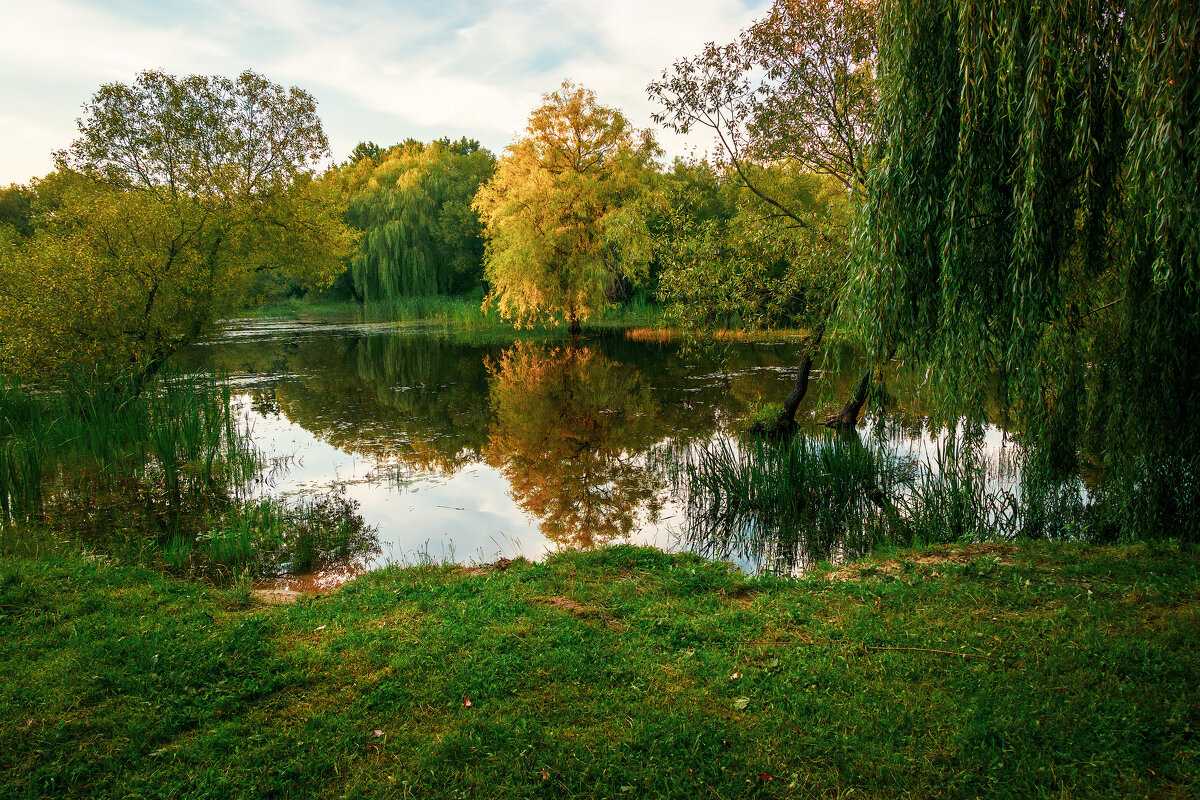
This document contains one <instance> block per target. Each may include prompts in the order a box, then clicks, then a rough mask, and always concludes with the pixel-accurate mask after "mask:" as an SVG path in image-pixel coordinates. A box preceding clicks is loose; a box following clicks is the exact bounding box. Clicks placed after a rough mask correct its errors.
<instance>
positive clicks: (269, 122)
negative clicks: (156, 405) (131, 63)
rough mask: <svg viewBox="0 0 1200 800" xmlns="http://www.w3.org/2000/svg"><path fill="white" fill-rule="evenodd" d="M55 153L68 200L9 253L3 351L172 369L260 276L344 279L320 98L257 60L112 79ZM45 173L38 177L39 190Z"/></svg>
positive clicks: (47, 370)
mask: <svg viewBox="0 0 1200 800" xmlns="http://www.w3.org/2000/svg"><path fill="white" fill-rule="evenodd" d="M78 126H79V133H80V136H79V138H78V139H77V140H76V141H75V142H74V143H73V144H72V145H71V146H70V147H69V148H68V149H67V150H65V151H62V152H60V153H57V154H56V157H57V160H58V164H59V174H58V175H57V176H55V177H54V178H53V179H52V180H48V181H45V182H44V183H45V185H47V186H48V187H52V188H53V195H54V203H55V208H54V209H53V213H47V214H43V215H42V216H41V217H40V218H39V219H37V220H35V222H36V224H35V225H34V231H33V233H32V235H31V236H29V237H27V238H25V239H23V240H22V241H20V242H15V241H9V242H8V243H7V244H5V245H4V248H3V252H2V253H0V316H2V319H0V322H2V323H3V325H2V326H0V330H2V331H3V333H0V358H2V359H3V364H4V368H5V369H6V370H9V371H10V372H15V373H17V374H21V375H28V376H33V377H45V376H50V375H53V374H55V373H58V372H62V371H64V370H68V369H72V368H78V367H79V366H81V365H88V366H92V367H101V368H104V369H114V370H132V371H133V372H134V373H135V374H140V375H146V374H149V373H152V372H154V371H156V370H157V369H159V368H160V367H161V366H162V365H163V363H164V362H165V360H166V359H167V357H169V356H170V355H171V353H173V352H174V351H175V350H177V349H178V348H179V347H181V346H183V345H185V344H187V343H189V342H191V341H193V340H194V339H196V338H197V337H198V336H199V335H200V334H201V333H203V332H204V330H205V329H206V328H207V327H208V326H209V325H210V324H211V323H212V322H214V321H215V320H216V319H218V318H219V317H220V316H222V315H224V314H227V313H229V312H231V311H233V310H234V309H235V308H236V307H237V306H238V305H239V303H240V302H242V301H243V300H244V299H245V297H246V293H247V292H248V291H249V288H250V286H251V285H252V283H253V280H254V278H255V276H256V274H259V273H263V272H271V271H273V272H279V273H286V274H288V275H290V276H292V277H294V278H295V279H297V280H301V281H304V282H306V283H311V284H321V283H324V282H327V281H329V280H330V279H331V278H332V276H333V275H335V274H336V273H337V272H338V271H339V270H340V269H341V266H342V264H343V259H344V257H345V255H346V253H347V250H348V248H349V247H350V246H351V244H352V242H353V236H352V233H351V232H350V231H349V230H348V229H346V228H345V226H344V225H343V224H342V223H341V221H340V216H341V212H340V209H339V207H338V204H337V199H336V198H335V197H332V196H330V195H329V194H328V193H326V192H323V191H322V189H321V187H320V185H318V184H316V183H315V182H314V181H313V180H312V179H311V177H312V170H313V168H314V167H315V166H316V165H317V164H318V163H319V162H320V160H321V159H323V158H325V157H326V156H327V154H328V146H327V143H326V140H325V135H324V133H323V131H322V129H321V123H320V120H319V119H318V118H317V116H316V104H315V102H314V101H313V99H312V97H311V96H310V95H309V94H308V93H307V92H304V91H302V90H300V89H295V88H293V89H287V90H285V89H283V88H282V87H280V86H278V85H276V84H273V83H271V82H270V81H268V80H267V79H266V78H264V77H262V76H260V75H257V74H255V73H253V72H245V73H243V74H242V75H240V76H239V77H238V78H236V79H230V78H223V77H206V76H197V75H193V76H188V77H184V78H178V77H174V76H170V75H166V74H163V73H161V72H143V73H141V74H140V75H139V76H138V77H137V80H136V81H135V82H134V83H133V84H132V85H125V84H119V83H113V84H106V85H104V86H102V87H101V88H100V90H99V91H98V92H97V93H96V94H95V95H94V96H93V97H92V99H91V101H90V102H89V103H88V104H87V105H86V106H85V109H84V116H83V118H82V119H80V120H79V123H78ZM40 187H41V184H35V187H34V188H35V189H38V188H40Z"/></svg>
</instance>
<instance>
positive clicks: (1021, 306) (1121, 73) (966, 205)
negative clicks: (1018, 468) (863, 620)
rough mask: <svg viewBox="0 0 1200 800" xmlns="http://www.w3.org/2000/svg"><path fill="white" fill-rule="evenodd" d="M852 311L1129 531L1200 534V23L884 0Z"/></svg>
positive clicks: (1172, 5)
mask: <svg viewBox="0 0 1200 800" xmlns="http://www.w3.org/2000/svg"><path fill="white" fill-rule="evenodd" d="M880 31H881V39H880V50H879V75H878V81H879V89H880V105H879V118H878V122H879V125H880V134H881V135H880V137H879V145H878V152H877V157H878V161H877V169H876V170H875V171H874V172H873V174H872V176H871V178H870V181H869V201H868V203H867V205H866V208H865V210H864V212H863V219H862V224H861V225H860V226H859V230H858V242H857V244H858V254H859V258H860V267H859V269H858V272H857V281H856V284H855V285H854V286H853V291H852V295H853V297H854V299H855V303H854V306H853V307H854V308H855V309H856V310H857V312H858V314H859V316H860V319H859V322H860V323H861V328H862V329H863V330H864V331H867V332H869V334H870V336H871V341H872V346H873V351H874V354H875V356H876V357H877V358H881V359H883V358H893V357H903V358H905V359H910V360H914V361H917V362H919V363H924V364H926V365H927V366H928V367H929V369H930V375H931V377H932V378H934V380H932V381H931V385H932V384H937V385H938V386H939V387H940V390H939V391H941V392H942V393H944V395H945V397H946V398H948V399H951V400H953V401H955V402H954V403H952V404H951V405H950V407H951V408H954V409H969V408H971V407H976V408H978V407H982V403H981V402H980V401H981V398H982V396H983V395H984V393H985V392H987V391H989V390H993V391H998V392H999V393H1000V397H1001V399H1002V401H1003V405H1004V406H1005V407H1006V408H1008V409H1010V410H1011V412H1012V414H1013V416H1014V420H1015V422H1016V423H1017V426H1018V428H1019V429H1020V430H1021V431H1022V432H1023V433H1024V435H1025V436H1026V437H1027V438H1028V439H1029V440H1030V441H1032V442H1035V443H1036V444H1037V445H1038V451H1039V453H1040V454H1041V455H1040V459H1041V460H1042V461H1043V463H1042V466H1045V467H1048V468H1050V470H1051V471H1052V472H1053V471H1058V472H1065V471H1067V470H1071V469H1075V468H1077V467H1078V466H1079V462H1080V460H1081V459H1082V460H1085V461H1088V462H1091V463H1090V464H1088V465H1085V466H1091V467H1092V468H1093V469H1094V470H1095V473H1096V474H1097V476H1098V482H1097V484H1096V489H1095V495H1096V496H1097V497H1098V498H1099V499H1100V500H1102V501H1107V503H1102V505H1106V507H1108V508H1109V509H1111V510H1112V511H1113V512H1114V515H1113V517H1112V519H1114V520H1116V521H1117V522H1119V523H1120V524H1121V525H1122V526H1123V527H1124V530H1125V531H1126V532H1127V533H1130V534H1133V535H1143V536H1145V535H1151V536H1182V537H1184V538H1189V539H1194V538H1196V537H1197V527H1198V526H1197V522H1196V521H1195V517H1193V516H1192V515H1193V514H1194V513H1195V512H1197V511H1200V501H1198V498H1200V488H1198V485H1197V484H1198V480H1200V456H1198V454H1200V406H1198V405H1197V402H1198V401H1200V369H1198V368H1200V359H1198V358H1197V354H1196V343H1197V342H1200V303H1198V300H1200V287H1198V285H1197V283H1198V281H1200V260H1198V259H1200V135H1198V134H1200V131H1198V130H1197V128H1198V127H1200V73H1198V70H1200V10H1198V9H1197V7H1196V6H1195V4H1194V2H1191V1H1190V0H1188V1H1184V0H1176V1H1175V2H1156V1H1154V0H1144V1H1142V0H1064V2H1059V3H1053V4H1044V3H1034V2H1031V1H1030V0H1014V2H1011V3H992V2H983V0H938V1H937V2H923V1H922V2H918V0H885V2H884V3H883V4H882V7H881V24H880Z"/></svg>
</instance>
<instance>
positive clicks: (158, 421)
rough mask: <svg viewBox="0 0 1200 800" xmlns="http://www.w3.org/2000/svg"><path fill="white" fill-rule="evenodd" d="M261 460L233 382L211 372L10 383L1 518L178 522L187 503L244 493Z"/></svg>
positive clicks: (100, 523) (3, 415)
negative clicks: (37, 385) (141, 379)
mask: <svg viewBox="0 0 1200 800" xmlns="http://www.w3.org/2000/svg"><path fill="white" fill-rule="evenodd" d="M259 466H260V464H259V458H258V455H257V453H256V452H255V450H254V448H253V446H252V444H251V442H250V439H249V435H248V433H247V432H246V431H244V430H243V429H242V426H241V424H240V423H239V421H238V418H237V414H236V411H235V409H234V406H233V402H232V397H231V395H230V391H229V388H228V386H227V385H225V384H223V383H222V382H220V381H218V380H217V379H215V378H212V377H209V376H189V375H167V376H163V377H162V378H160V379H159V380H157V381H156V382H154V383H152V384H150V385H146V386H141V385H137V384H135V383H134V382H132V381H127V380H115V381H114V380H112V379H103V378H102V377H101V376H98V375H79V376H76V377H74V378H73V379H71V380H68V381H65V382H64V383H63V384H61V385H59V386H56V387H51V388H47V389H43V390H40V391H33V390H28V389H24V388H21V387H17V386H13V385H11V384H2V390H0V512H2V513H0V525H9V524H12V523H16V522H25V521H29V520H31V519H33V518H34V517H45V518H46V520H47V521H48V522H49V523H51V524H55V525H58V526H60V527H64V528H71V527H75V528H78V529H80V531H83V530H85V529H89V528H98V527H105V526H111V525H112V524H113V523H114V520H116V519H117V518H118V517H119V518H120V519H121V521H122V523H131V522H132V520H133V519H134V518H137V517H140V518H142V522H143V523H151V522H155V524H159V525H161V524H162V523H163V522H164V520H165V522H166V524H167V527H168V528H172V529H174V528H177V527H178V526H179V524H180V520H181V518H182V515H183V514H184V512H185V511H190V510H197V509H201V508H204V507H205V506H207V505H208V504H211V503H219V502H222V501H223V500H224V499H227V498H229V497H231V496H236V495H238V494H239V493H241V492H242V491H243V487H244V486H245V485H246V483H247V482H248V480H249V479H250V478H251V477H252V476H253V475H254V474H255V473H256V471H257V470H258V469H259Z"/></svg>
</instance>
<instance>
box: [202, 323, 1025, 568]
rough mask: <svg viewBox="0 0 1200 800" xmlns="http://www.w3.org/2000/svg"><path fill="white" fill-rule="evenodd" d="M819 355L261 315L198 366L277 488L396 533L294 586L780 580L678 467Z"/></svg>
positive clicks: (206, 352) (211, 349)
mask: <svg viewBox="0 0 1200 800" xmlns="http://www.w3.org/2000/svg"><path fill="white" fill-rule="evenodd" d="M801 355H802V346H801V345H800V344H799V343H798V342H796V341H794V340H792V341H789V340H787V339H782V340H780V341H775V342H729V343H721V344H719V345H717V346H715V347H714V348H709V349H705V348H695V347H688V346H686V345H685V344H684V343H682V342H679V341H671V340H665V341H662V340H651V341H644V340H634V339H632V338H630V336H629V335H628V334H625V333H621V332H616V333H613V334H607V335H598V336H591V337H586V336H585V337H583V338H581V339H579V340H577V341H574V342H572V341H571V340H568V339H547V338H544V337H536V336H534V337H525V338H515V336H514V335H513V334H507V335H505V334H497V333H492V332H486V333H470V332H463V333H447V332H445V331H442V330H437V329H433V328H422V327H419V326H416V327H413V326H409V327H403V326H398V325H396V324H353V325H343V324H306V323H300V322H295V321H284V320H254V321H250V320H241V321H234V322H231V323H229V324H228V325H227V326H226V327H225V329H224V330H223V331H222V332H221V334H220V335H218V336H215V337H213V338H212V339H211V340H209V341H207V342H206V343H204V344H203V345H201V346H199V347H197V348H196V349H195V350H194V351H192V352H191V353H189V354H187V357H186V358H185V360H184V361H185V363H184V364H183V366H184V367H185V368H189V369H202V370H210V371H215V372H218V373H220V374H223V375H227V376H228V377H229V379H230V381H231V382H232V384H233V385H234V386H235V387H236V389H237V391H238V392H239V393H240V394H239V402H240V404H241V413H242V414H243V415H244V418H245V420H246V421H247V423H248V425H249V426H250V428H251V429H252V431H253V438H254V441H255V443H256V445H257V446H258V448H259V449H260V450H262V452H263V453H264V455H265V456H266V457H267V458H268V459H269V461H270V463H272V464H273V467H272V469H271V470H270V473H269V477H268V480H267V486H268V487H269V488H268V491H270V492H273V493H276V494H278V495H283V496H287V497H300V496H312V495H319V494H321V493H325V492H329V491H331V490H337V491H340V492H344V494H345V496H346V497H347V498H348V499H350V500H351V501H354V502H356V503H357V504H358V513H360V514H361V515H362V517H363V519H364V520H365V522H366V523H367V524H368V525H369V526H374V527H375V528H377V535H378V547H377V548H372V549H371V550H372V551H371V552H369V553H367V554H365V555H361V556H359V557H358V558H356V559H353V560H351V561H350V563H344V564H339V565H336V566H331V567H327V568H326V569H324V570H322V571H321V572H319V573H317V574H314V575H307V576H288V577H282V578H277V579H275V584H276V585H279V586H282V587H289V588H298V587H308V588H320V587H323V586H330V585H333V584H336V583H339V582H341V581H344V580H345V579H347V577H349V576H350V575H352V574H355V573H356V572H360V571H362V570H364V569H370V568H374V567H377V566H380V565H383V564H388V563H394V562H400V563H412V562H415V561H420V560H424V559H429V560H433V561H439V562H441V561H452V562H457V563H490V562H493V561H496V560H498V559H501V558H515V557H518V556H524V557H526V558H529V559H533V560H537V559H540V558H541V557H543V556H544V555H545V554H547V553H549V552H551V551H554V550H556V549H559V548H562V547H590V546H594V545H601V544H606V543H610V542H630V543H634V544H645V545H651V546H655V547H659V548H663V549H666V550H672V551H674V550H681V549H691V550H696V551H699V552H702V553H703V554H704V555H707V556H716V557H722V558H729V559H732V560H734V561H737V562H739V563H740V564H742V565H743V566H744V567H746V568H748V569H751V570H756V569H760V568H762V567H763V566H764V564H763V563H762V562H763V561H764V560H765V559H767V560H769V559H777V558H778V553H772V552H771V548H764V547H763V546H761V544H760V545H759V546H757V547H754V546H747V545H746V543H745V542H744V541H731V540H729V539H728V538H725V539H721V538H720V537H715V538H714V537H706V536H705V535H704V534H703V532H701V528H700V527H698V526H697V525H696V524H695V520H694V519H690V520H689V515H692V516H694V514H695V510H694V508H693V506H694V503H693V504H689V503H688V502H687V498H686V492H685V491H683V490H682V489H681V486H680V481H679V479H678V478H679V474H680V472H679V468H678V465H679V464H680V462H681V459H683V460H686V457H687V454H689V453H694V452H696V450H697V449H698V448H701V449H702V448H706V447H710V446H712V445H714V444H722V443H723V444H725V445H727V446H729V447H735V448H736V447H739V445H738V444H737V443H738V441H739V439H738V431H739V429H740V427H741V425H742V421H743V420H744V418H745V416H746V415H747V413H748V412H750V411H751V410H752V409H753V408H755V407H757V406H760V405H762V404H764V403H770V402H779V401H780V400H782V398H783V397H784V396H786V394H787V393H788V391H789V389H790V386H791V381H792V379H793V370H794V368H795V365H796V364H797V363H799V360H800V358H801ZM856 379H857V373H856V372H855V371H854V370H847V371H846V374H845V375H842V376H823V375H819V374H814V376H813V384H812V388H810V399H809V400H807V401H806V403H805V406H804V407H802V409H801V414H802V415H806V416H809V417H813V418H821V415H822V414H823V413H825V412H826V411H828V410H830V409H832V408H833V407H834V406H835V405H836V404H838V403H840V402H841V401H844V400H845V398H846V397H847V396H848V395H849V393H851V392H852V389H853V386H854V383H855V381H856ZM892 417H893V419H892V421H893V422H894V423H896V424H894V425H892V426H891V432H890V433H889V436H888V442H889V444H888V449H889V452H893V453H901V454H913V453H917V454H918V456H916V457H925V455H921V454H927V453H928V452H929V449H930V448H931V447H934V448H936V446H937V444H938V441H939V437H937V436H934V435H931V434H930V433H929V431H928V430H927V428H926V426H924V424H923V423H922V420H921V419H920V417H917V416H912V415H910V414H907V413H906V412H904V411H903V410H900V409H897V410H896V411H895V412H894V413H893V414H892ZM872 424H873V422H872V420H870V419H868V420H866V421H865V423H864V426H863V427H862V428H860V430H861V431H862V434H861V435H863V436H864V437H865V436H866V435H867V434H868V433H869V432H870V430H871V428H872ZM876 424H877V423H876ZM983 436H984V438H985V440H986V441H985V446H986V448H987V449H989V450H990V451H991V452H993V453H1001V452H1002V451H1003V450H1004V447H1005V445H1004V441H1003V439H1004V437H1003V435H1002V433H1001V432H1000V431H999V429H996V428H988V429H986V430H984V431H983ZM795 555H796V554H794V553H793V554H792V556H791V559H792V561H795ZM818 555H819V556H820V557H828V556H829V555H830V553H828V552H826V553H820V554H818Z"/></svg>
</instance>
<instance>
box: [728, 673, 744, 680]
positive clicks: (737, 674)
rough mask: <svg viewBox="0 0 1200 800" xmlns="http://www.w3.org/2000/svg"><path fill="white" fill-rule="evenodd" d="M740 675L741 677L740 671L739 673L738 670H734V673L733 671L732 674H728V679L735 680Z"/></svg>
mask: <svg viewBox="0 0 1200 800" xmlns="http://www.w3.org/2000/svg"><path fill="white" fill-rule="evenodd" d="M740 677H742V673H740V672H735V673H733V674H732V675H730V676H729V680H731V681H736V680H737V679H738V678H740Z"/></svg>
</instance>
